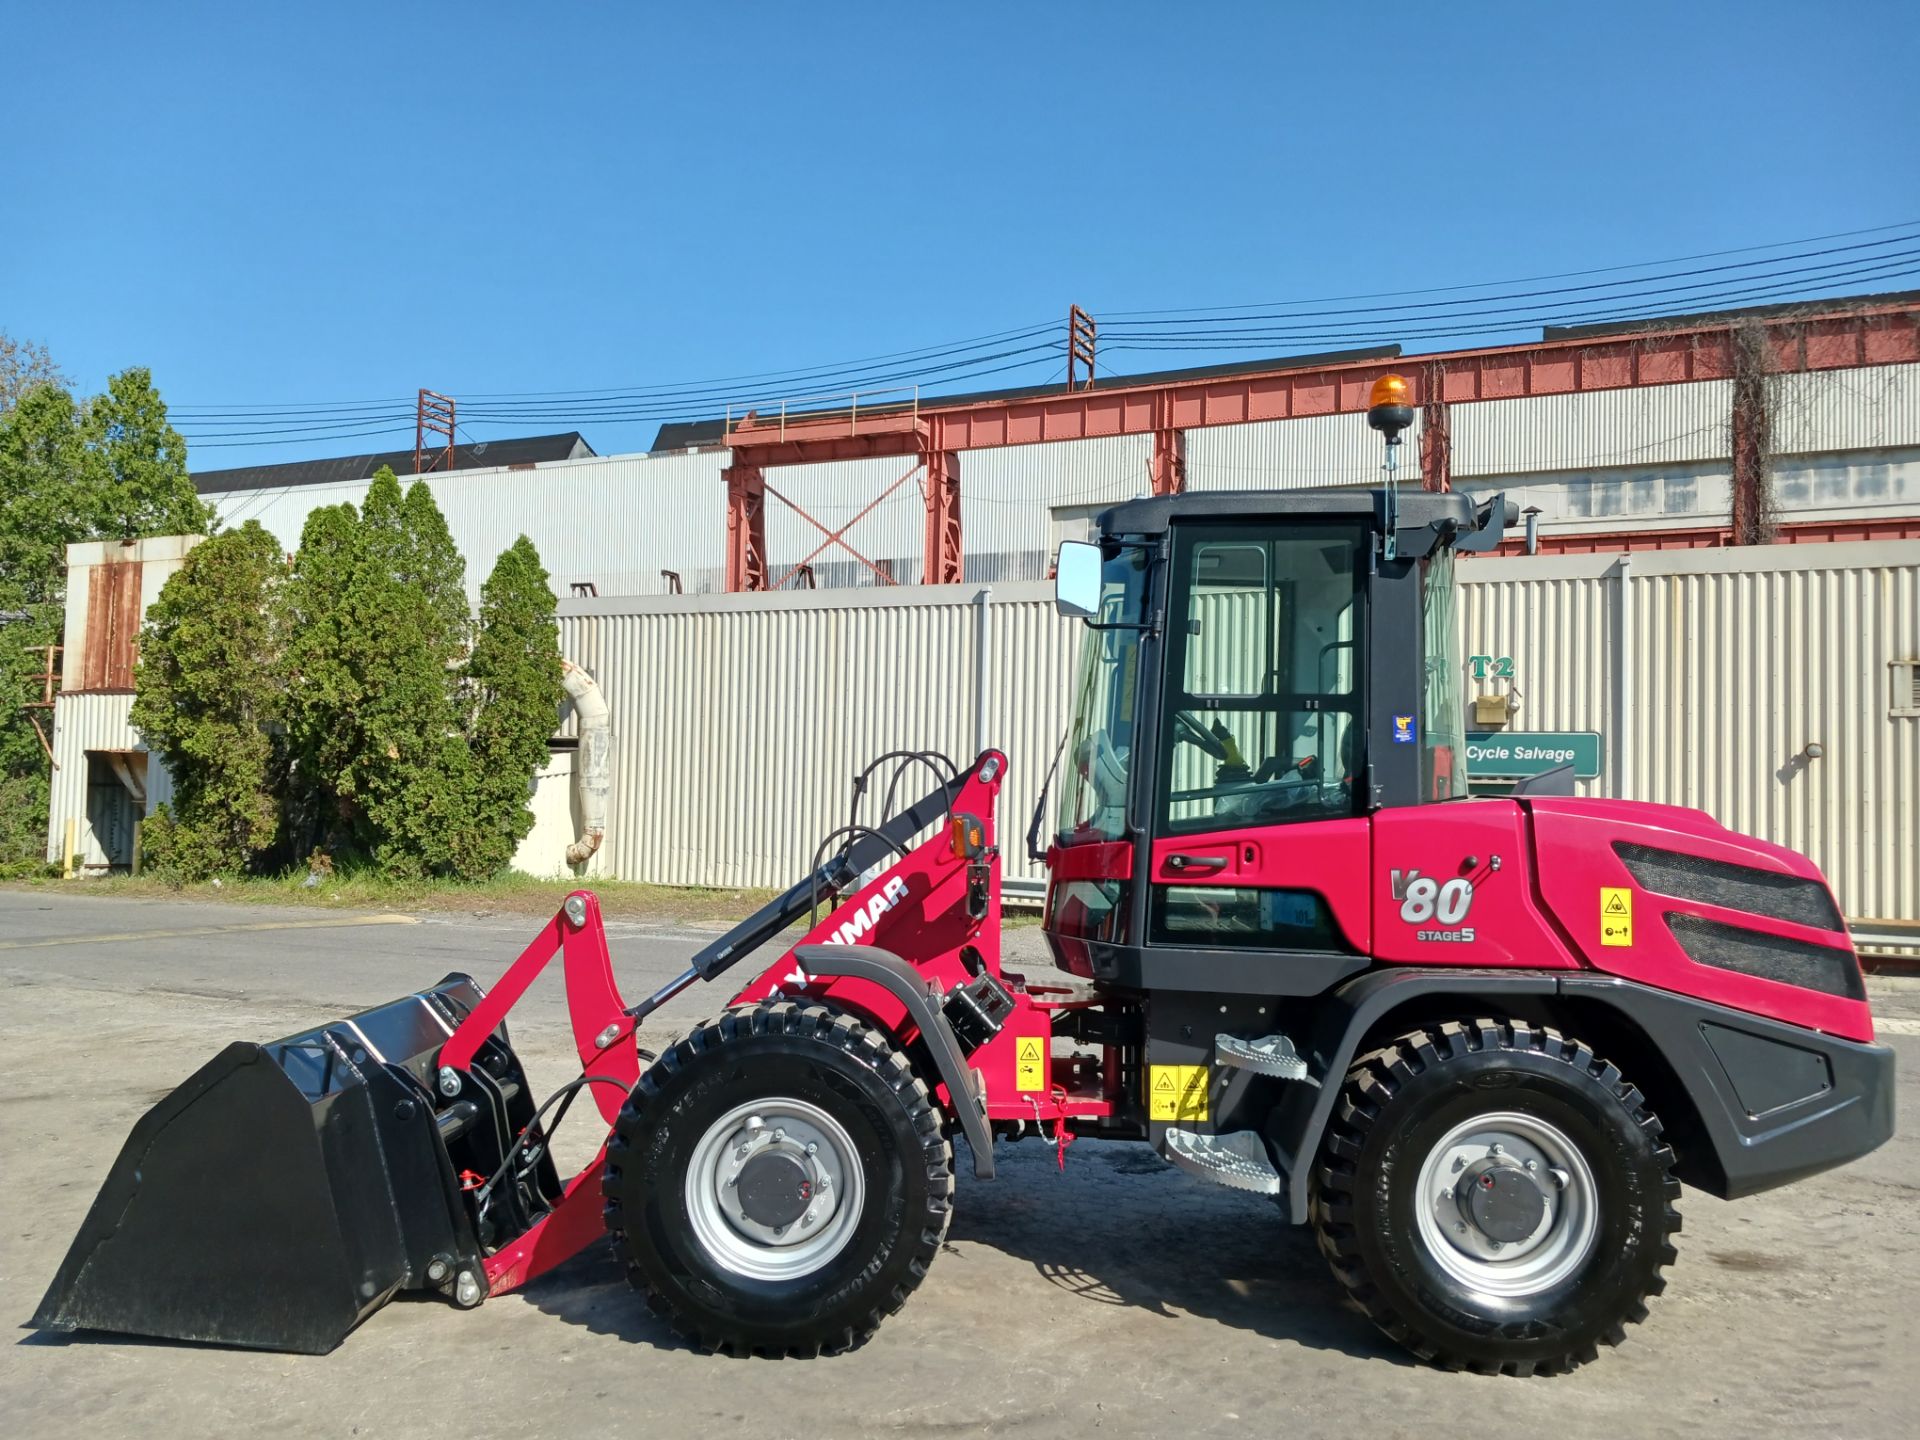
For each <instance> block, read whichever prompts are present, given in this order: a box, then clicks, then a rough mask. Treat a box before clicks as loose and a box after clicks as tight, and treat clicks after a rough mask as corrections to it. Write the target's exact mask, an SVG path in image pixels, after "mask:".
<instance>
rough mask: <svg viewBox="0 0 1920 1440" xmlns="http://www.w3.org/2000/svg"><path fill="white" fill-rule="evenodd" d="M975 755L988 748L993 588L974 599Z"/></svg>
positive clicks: (981, 592)
mask: <svg viewBox="0 0 1920 1440" xmlns="http://www.w3.org/2000/svg"><path fill="white" fill-rule="evenodd" d="M973 604H974V629H973V636H974V639H973V753H974V754H975V755H979V754H981V753H982V752H983V751H985V750H986V748H987V633H988V629H989V627H990V626H991V625H992V623H993V616H992V612H991V610H990V608H989V607H990V606H992V604H993V587H992V586H991V585H989V586H987V587H986V588H985V589H984V590H982V591H980V593H979V594H977V595H975V596H974V597H973Z"/></svg>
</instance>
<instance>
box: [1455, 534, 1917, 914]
mask: <svg viewBox="0 0 1920 1440" xmlns="http://www.w3.org/2000/svg"><path fill="white" fill-rule="evenodd" d="M1460 569H1461V577H1462V581H1463V586H1464V592H1465V593H1464V604H1463V606H1462V628H1463V645H1464V651H1463V653H1465V654H1468V655H1472V654H1483V655H1510V656H1512V657H1513V660H1514V665H1515V681H1514V686H1513V688H1514V689H1516V690H1517V691H1518V692H1519V697H1520V708H1519V710H1518V712H1517V713H1516V715H1515V716H1514V719H1513V726H1512V728H1514V729H1519V730H1598V731H1601V732H1602V733H1603V734H1605V735H1606V736H1607V737H1608V743H1607V746H1606V767H1607V768H1606V774H1605V775H1603V776H1602V778H1601V779H1600V780H1598V781H1596V782H1591V783H1583V785H1582V787H1581V788H1582V789H1583V790H1584V791H1586V792H1587V793H1591V794H1602V795H1616V796H1623V797H1625V798H1629V799H1634V800H1653V801H1660V802H1664V803H1667V804H1674V805H1687V806H1693V807H1696V808H1699V809H1702V810H1705V811H1707V812H1708V813H1709V814H1711V815H1713V816H1714V818H1715V819H1717V820H1719V821H1720V822H1721V823H1722V824H1724V825H1727V826H1728V827H1730V828H1732V829H1734V830H1737V831H1741V832H1743V833H1746V834H1752V835H1758V836H1760V837H1762V838H1764V839H1768V840H1772V841H1775V842H1776V843H1778V844H1781V845H1785V846H1788V847H1789V848H1791V849H1794V850H1798V851H1801V852H1802V853H1804V854H1807V855H1809V856H1811V857H1812V858H1813V860H1814V861H1815V862H1816V863H1817V864H1818V865H1819V866H1820V867H1821V868H1822V870H1824V871H1825V872H1826V874H1827V876H1828V878H1829V879H1830V880H1831V881H1832V882H1833V885H1834V888H1835V890H1836V891H1837V892H1838V893H1839V896H1840V903H1841V907H1842V909H1844V910H1845V911H1846V913H1847V914H1848V915H1849V916H1850V917H1854V918H1871V919H1915V918H1920V719H1915V718H1903V717H1898V716H1895V715H1893V714H1891V713H1890V710H1891V698H1892V696H1891V678H1890V667H1891V666H1892V664H1893V662H1896V661H1901V660H1907V659H1912V658H1916V657H1920V542H1913V541H1895V542H1884V543H1868V544H1836V545H1796V546H1792V547H1780V548H1771V547H1769V548H1742V549H1728V550H1695V551H1666V552H1652V553H1640V554H1635V555H1632V556H1628V557H1621V556H1570V557H1564V558H1561V557H1554V558H1533V559H1526V558H1518V559H1510V560H1476V561H1473V562H1472V563H1470V564H1465V565H1462V566H1461V567H1460ZM1623 584H1624V586H1625V588H1624V590H1623V588H1622V587H1623ZM1623 657H1624V658H1623ZM1623 686H1624V688H1623ZM1505 688H1506V687H1505V686H1502V685H1498V684H1495V683H1492V682H1487V683H1482V684H1479V685H1476V684H1474V683H1473V682H1472V681H1471V679H1470V678H1469V683H1468V685H1467V692H1468V694H1469V695H1471V694H1473V693H1474V692H1475V691H1476V690H1479V691H1483V692H1491V691H1495V690H1502V689H1505ZM1810 744H1811V745H1818V746H1820V747H1821V749H1822V752H1823V753H1822V754H1821V755H1820V756H1819V757H1818V758H1810V757H1808V756H1807V755H1806V753H1805V752H1806V748H1807V746H1808V745H1810Z"/></svg>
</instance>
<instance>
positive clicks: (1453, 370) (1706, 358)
mask: <svg viewBox="0 0 1920 1440" xmlns="http://www.w3.org/2000/svg"><path fill="white" fill-rule="evenodd" d="M1755 323H1761V324H1763V325H1764V327H1765V330H1766V335H1767V339H1768V341H1769V343H1770V345H1771V347H1772V365H1771V373H1774V374H1780V373H1789V372H1795V371H1813V370H1838V369H1849V368H1858V367H1861V366H1868V365H1892V364H1901V363H1911V362H1914V361H1920V306H1917V305H1914V304H1913V303H1911V302H1904V303H1899V304H1886V305H1864V306H1859V307H1855V308H1851V309H1848V310H1845V311H1838V312H1830V313H1825V314H1820V313H1814V314H1802V315H1799V316H1793V317H1783V318H1776V319H1772V320H1767V321H1764V322H1755ZM1402 368H1403V367H1401V366H1400V365H1398V364H1396V363H1395V362H1392V361H1383V360H1366V361H1350V362H1346V363H1343V364H1331V365H1323V366H1316V367H1314V368H1312V369H1305V370H1298V369H1296V370H1273V371H1260V372H1250V373H1248V374H1245V375H1231V376H1211V377H1202V378H1195V379H1190V380H1166V381H1158V382H1154V383H1150V384H1143V385H1137V386H1119V385H1116V386H1112V387H1109V388H1105V389H1100V390H1078V391H1074V392H1072V393H1071V394H1062V393H1055V394H1051V395H1040V396H1023V397H1017V398H1008V399H975V400H960V401H955V402H953V403H951V404H948V405H940V404H938V403H934V404H931V405H930V404H928V403H926V402H924V401H923V402H920V403H919V405H918V406H917V407H916V408H915V409H912V410H908V409H895V410H877V411H876V410H865V411H861V412H859V413H858V414H857V415H856V414H852V413H849V412H847V411H840V412H835V413H831V414H812V415H799V416H796V415H793V414H791V413H789V414H787V415H786V416H785V417H784V418H783V419H762V418H760V417H759V416H757V415H748V416H746V417H745V418H744V419H742V420H740V421H737V422H736V423H735V424H733V425H732V426H730V427H729V429H728V431H727V434H726V443H727V444H728V445H730V446H732V447H733V449H734V452H735V454H736V456H747V457H750V458H751V462H752V463H754V464H759V465H799V464H810V463H815V462H819V461H825V460H855V459H863V458H866V457H868V456H873V455H911V454H914V453H916V452H919V451H922V450H924V449H925V448H926V444H927V434H928V430H929V426H930V425H931V424H932V423H933V422H936V421H937V422H938V423H939V426H940V429H941V432H942V448H943V449H948V450H956V451H957V450H979V449H985V448H988V447H992V446H1000V445H1033V444H1039V443H1041V442H1043V441H1050V440H1089V439H1096V438H1099V437H1103V436H1112V435H1139V434H1146V433H1149V432H1152V431H1155V430H1167V429H1171V430H1193V429H1198V428H1200V427H1202V426H1207V425H1242V424H1250V423H1253V422H1255V421H1260V420H1292V419H1299V418H1302V417H1305V416H1310V415H1335V414H1358V413H1360V412H1361V411H1363V410H1365V409H1366V406H1367V392H1368V390H1369V389H1370V388H1371V387H1372V385H1373V382H1374V381H1375V380H1377V379H1378V378H1379V377H1380V376H1382V375H1385V374H1387V373H1389V372H1395V371H1401V370H1402ZM1733 369H1734V366H1733V338H1732V331H1731V330H1730V329H1729V328H1728V326H1727V324H1726V322H1724V321H1722V322H1719V323H1714V324H1709V323H1701V324H1698V325H1678V326H1672V327H1664V328H1660V329H1653V330H1647V331H1641V332H1635V333H1633V334H1627V335H1606V336H1584V337H1583V336H1574V337H1571V338H1567V339H1560V340H1545V341H1535V342H1531V343H1529V344H1525V345H1510V346H1502V347H1497V348H1493V349H1486V350H1460V351H1453V352H1450V353H1446V354H1440V355H1429V356H1421V357H1418V363H1416V364H1411V365H1408V366H1406V367H1404V373H1406V374H1407V377H1408V380H1409V382H1410V388H1411V389H1412V391H1413V396H1412V398H1413V401H1414V403H1415V404H1421V405H1424V404H1426V403H1427V402H1428V400H1429V398H1431V399H1433V400H1437V401H1440V402H1443V403H1447V404H1460V403H1463V402H1467V401H1476V400H1509V399H1518V398H1520V397H1522V396H1529V395H1567V394H1573V393H1576V392H1581V391H1589V390H1619V389H1625V388H1630V387H1634V386H1648V385H1674V384H1681V383H1684V382H1687V381H1692V380H1724V379H1727V378H1729V377H1730V376H1732V374H1733ZM1435 374H1437V376H1438V379H1437V381H1435V380H1433V379H1429V378H1428V377H1429V376H1432V375H1435ZM1436 386H1437V388H1438V390H1439V392H1440V393H1438V394H1437V395H1434V396H1432V397H1429V396H1428V395H1426V394H1424V393H1423V391H1424V390H1425V389H1427V388H1429V387H1436Z"/></svg>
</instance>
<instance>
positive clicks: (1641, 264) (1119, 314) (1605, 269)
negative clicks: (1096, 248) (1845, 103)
mask: <svg viewBox="0 0 1920 1440" xmlns="http://www.w3.org/2000/svg"><path fill="white" fill-rule="evenodd" d="M1916 226H1920V220H1902V221H1899V222H1897V223H1895V224H1892V225H1869V226H1866V227H1865V228H1863V229H1860V230H1836V231H1834V232H1833V233H1832V234H1830V235H1809V236H1807V237H1805V238H1804V239H1800V240H1775V241H1772V242H1770V243H1769V244H1765V245H1736V246H1735V247H1733V248H1732V249H1731V250H1703V251H1701V252H1700V253H1699V254H1697V255H1674V256H1670V257H1669V258H1667V259H1665V260H1635V261H1631V262H1629V263H1627V264H1624V265H1598V266H1595V267H1593V268H1592V269H1588V270H1563V271H1559V272H1556V273H1553V274H1548V275H1522V276H1516V277H1514V278H1512V279H1507V280H1478V281H1474V282H1472V283H1469V284H1464V285H1430V286H1423V287H1422V288H1420V289H1417V290H1376V291H1372V292H1369V293H1366V294H1360V295H1330V296H1325V297H1323V298H1321V299H1318V300H1268V301H1257V302H1251V303H1242V304H1239V305H1203V306H1193V307H1188V308H1184V309H1173V310H1109V311H1105V312H1103V316H1104V318H1106V319H1111V320H1131V319H1137V318H1139V317H1141V316H1145V315H1181V314H1185V315H1205V314H1215V313H1218V312H1221V311H1226V310H1246V309H1265V308H1268V307H1270V306H1278V305H1338V304H1343V303H1345V302H1346V301H1348V300H1397V299H1399V298H1401V297H1402V296H1407V295H1447V294H1454V293H1457V292H1459V291H1462V290H1490V289H1492V288H1493V287H1494V286H1496V285H1535V284H1538V283H1539V282H1541V281H1543V280H1581V279H1585V278H1586V277H1587V276H1589V275H1611V274H1617V273H1618V272H1620V271H1622V270H1651V269H1654V268H1656V267H1658V266H1661V265H1688V264H1691V263H1692V262H1693V261H1695V260H1718V259H1720V258H1721V257H1722V256H1725V255H1751V254H1753V253H1754V252H1756V251H1759V250H1785V249H1788V248H1789V247H1791V246H1794V245H1822V244H1825V243H1826V242H1827V241H1829V240H1850V239H1852V238H1853V237H1855V236H1856V235H1878V234H1881V233H1882V232H1884V231H1887V230H1911V229H1913V228H1914V227H1916ZM1788 258H1791V257H1788Z"/></svg>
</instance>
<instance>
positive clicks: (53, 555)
mask: <svg viewBox="0 0 1920 1440" xmlns="http://www.w3.org/2000/svg"><path fill="white" fill-rule="evenodd" d="M212 522H213V512H212V511H211V510H210V509H209V508H208V507H207V506H205V505H203V504H201V502H200V500H199V497H198V496H196V495H195V494H194V490H193V482H192V480H190V479H189V478H188V475H187V466H186V445H185V442H183V441H182V440H181V438H180V436H179V434H178V433H177V432H176V431H175V430H174V429H173V427H172V426H171V425H170V424H169V423H168V421H167V412H166V406H165V405H164V404H163V403H162V401H161V399H160V396H159V393H158V392H157V391H156V390H155V389H154V387H153V381H152V377H151V376H150V375H149V374H148V373H147V372H146V371H145V370H128V371H125V372H124V373H122V374H119V375H116V376H114V377H113V379H112V380H111V381H109V382H108V387H107V393H106V394H104V395H100V396H96V397H95V398H94V399H92V400H89V401H86V402H84V403H81V402H78V401H76V400H75V399H74V397H73V396H72V395H71V394H70V393H69V392H68V390H67V389H66V387H65V385H64V384H63V383H62V379H61V376H60V374H59V372H58V370H57V369H55V368H54V366H53V365H52V362H51V361H50V360H49V359H48V358H47V356H46V354H45V352H44V351H42V350H38V349H36V348H35V347H31V346H26V347H23V346H19V345H15V344H13V342H11V341H7V340H6V338H5V337H4V336H0V865H4V866H13V865H18V864H20V863H23V862H29V861H32V860H33V859H35V858H36V857H38V856H40V855H42V854H43V853H44V852H43V850H42V848H41V847H42V845H43V843H44V836H45V827H46V817H47V780H48V775H49V766H48V763H47V756H46V751H45V750H44V749H43V748H42V745H41V741H40V737H39V736H38V735H36V734H35V733H34V729H33V724H32V722H33V720H34V719H35V718H39V719H40V722H41V726H42V728H43V729H44V728H46V727H47V721H48V718H49V716H48V712H46V711H44V710H37V711H36V710H31V709H28V708H26V702H28V701H29V700H33V699H37V698H39V691H40V686H39V685H38V684H37V683H36V682H35V681H34V680H33V678H32V677H33V676H35V675H36V674H38V673H39V672H40V671H42V670H43V669H44V666H45V661H44V655H43V653H36V648H37V647H39V646H43V645H46V644H49V643H57V642H58V640H59V638H60V627H61V621H62V618H63V617H62V606H63V604H64V602H65V600H66V590H67V554H66V551H67V546H68V545H70V544H73V543H75V542H78V541H85V540H123V539H138V538H141V537H144V536H149V535H183V534H184V535H200V534H205V533H207V531H208V530H209V529H210V528H211V526H212Z"/></svg>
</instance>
